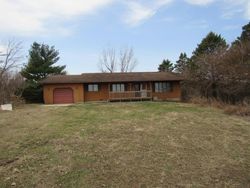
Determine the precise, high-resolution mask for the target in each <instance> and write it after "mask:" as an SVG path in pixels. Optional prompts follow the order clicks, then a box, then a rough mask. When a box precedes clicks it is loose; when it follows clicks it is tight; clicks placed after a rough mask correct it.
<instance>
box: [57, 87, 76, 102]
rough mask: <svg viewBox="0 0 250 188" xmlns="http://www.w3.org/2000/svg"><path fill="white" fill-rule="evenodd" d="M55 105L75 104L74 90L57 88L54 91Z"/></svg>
mask: <svg viewBox="0 0 250 188" xmlns="http://www.w3.org/2000/svg"><path fill="white" fill-rule="evenodd" d="M53 103H54V104H68V103H74V96H73V90H72V89H71V88H55V89H54V91H53Z"/></svg>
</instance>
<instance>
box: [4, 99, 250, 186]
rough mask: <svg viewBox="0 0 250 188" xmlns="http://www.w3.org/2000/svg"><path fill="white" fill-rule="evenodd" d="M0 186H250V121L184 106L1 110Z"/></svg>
mask: <svg viewBox="0 0 250 188" xmlns="http://www.w3.org/2000/svg"><path fill="white" fill-rule="evenodd" d="M0 138H1V139H0V187H10V186H11V184H12V185H13V187H14V185H15V186H16V187H25V188H26V187H67V188H68V187H135V188H136V187H138V188H139V187H144V188H145V187H171V186H172V187H173V186H177V187H249V186H250V122H249V121H247V119H243V118H241V117H237V116H229V115H225V114H223V112H222V111H220V110H218V109H214V108H204V107H199V106H195V105H190V104H182V103H156V102H138V103H87V104H78V105H73V106H68V107H56V106H50V107H45V106H42V105H25V106H24V107H22V108H19V109H16V110H15V111H13V112H0Z"/></svg>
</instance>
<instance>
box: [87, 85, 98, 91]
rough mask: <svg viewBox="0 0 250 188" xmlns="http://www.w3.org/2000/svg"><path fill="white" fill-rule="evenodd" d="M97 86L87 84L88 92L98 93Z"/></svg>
mask: <svg viewBox="0 0 250 188" xmlns="http://www.w3.org/2000/svg"><path fill="white" fill-rule="evenodd" d="M98 90H99V88H98V84H88V91H98Z"/></svg>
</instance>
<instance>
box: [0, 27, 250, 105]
mask: <svg viewBox="0 0 250 188" xmlns="http://www.w3.org/2000/svg"><path fill="white" fill-rule="evenodd" d="M5 46H6V49H4V50H2V51H0V104H4V103H8V102H11V97H12V96H18V97H23V98H24V99H25V100H26V101H27V102H43V93H42V92H43V90H42V85H41V84H40V81H41V80H42V79H44V78H46V77H47V76H48V75H58V74H66V71H65V68H66V66H65V65H64V66H56V65H55V64H56V63H57V62H58V60H59V59H60V57H59V52H58V50H56V49H55V47H54V46H52V47H51V46H49V45H46V44H39V43H37V42H34V43H33V44H32V45H31V48H30V50H29V55H28V61H27V63H25V64H24V65H22V63H21V62H22V61H23V55H22V43H20V42H16V41H14V40H10V41H8V43H7V45H5ZM136 65H137V60H136V58H135V57H134V51H133V49H132V48H125V49H123V50H120V53H117V51H116V50H115V49H112V48H109V49H104V50H103V52H102V54H101V56H100V61H99V65H98V67H99V70H100V71H101V72H109V73H113V72H115V71H118V72H131V71H133V70H134V68H135V66H136ZM20 67H21V70H20ZM158 70H159V71H167V72H175V73H179V74H181V75H182V76H183V77H184V81H183V83H182V95H183V99H184V100H188V99H190V98H192V97H196V96H198V97H203V98H206V99H216V100H221V101H223V102H226V103H232V104H235V103H238V102H243V101H245V100H250V99H249V98H250V22H249V23H248V24H247V25H245V26H243V27H242V33H241V35H240V36H239V37H238V38H237V39H236V40H235V41H234V42H232V43H231V44H227V42H226V40H225V39H224V38H223V37H222V36H221V35H218V34H216V33H214V32H210V33H208V34H207V36H206V37H205V38H203V39H202V41H201V42H200V44H198V46H197V48H196V49H195V50H194V51H193V53H192V55H191V57H188V56H187V54H186V53H181V54H180V56H179V59H178V61H176V63H172V62H171V61H170V60H168V59H164V60H163V62H162V63H161V64H160V65H159V67H158Z"/></svg>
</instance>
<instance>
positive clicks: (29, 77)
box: [21, 42, 66, 102]
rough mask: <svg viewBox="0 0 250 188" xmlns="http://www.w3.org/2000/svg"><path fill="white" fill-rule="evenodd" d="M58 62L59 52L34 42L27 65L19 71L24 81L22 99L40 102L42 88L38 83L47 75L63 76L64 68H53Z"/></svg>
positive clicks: (41, 99)
mask: <svg viewBox="0 0 250 188" xmlns="http://www.w3.org/2000/svg"><path fill="white" fill-rule="evenodd" d="M58 60H59V52H58V51H57V50H55V48H54V46H52V47H50V46H48V45H45V44H38V43H37V42H34V43H33V44H32V46H31V49H30V51H29V60H28V63H27V64H26V65H25V66H24V67H23V69H22V70H21V75H22V76H23V77H24V78H25V79H26V81H25V82H26V87H25V90H24V92H23V97H24V98H25V99H26V100H27V101H30V102H42V101H43V95H42V86H41V85H40V83H39V81H41V80H42V79H44V78H46V77H47V76H48V75H57V74H65V73H66V72H65V71H64V69H65V67H66V66H54V64H55V63H56V62H57V61H58Z"/></svg>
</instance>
